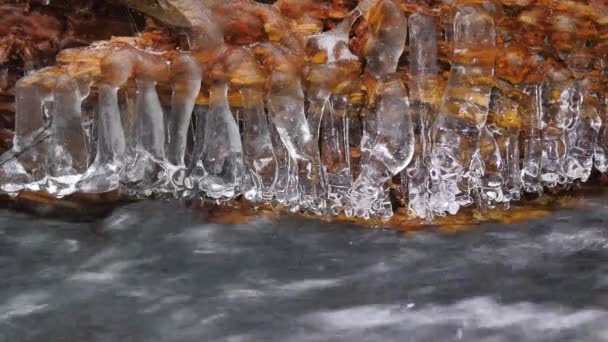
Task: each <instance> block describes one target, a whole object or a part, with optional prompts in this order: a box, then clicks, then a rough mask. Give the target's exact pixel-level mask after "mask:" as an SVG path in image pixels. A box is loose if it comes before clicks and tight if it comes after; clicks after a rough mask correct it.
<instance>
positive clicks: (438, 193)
mask: <svg viewBox="0 0 608 342" xmlns="http://www.w3.org/2000/svg"><path fill="white" fill-rule="evenodd" d="M360 15H361V12H360V11H359V10H358V9H355V10H354V11H353V12H352V13H351V14H350V15H349V16H348V17H347V18H345V19H344V21H343V22H342V23H341V24H339V25H338V26H337V27H336V28H334V29H333V30H331V31H327V32H323V33H320V34H318V35H315V36H312V37H310V38H309V44H311V45H313V46H315V47H316V48H317V50H322V51H324V52H325V54H326V56H327V58H326V59H325V60H324V61H323V62H322V63H319V64H314V65H313V66H312V68H311V70H312V72H317V73H318V74H319V75H333V74H332V72H333V71H335V70H343V69H344V65H348V63H353V62H356V63H358V62H360V61H358V60H357V57H356V56H354V55H353V54H352V53H350V51H348V39H349V31H350V29H351V25H352V24H353V22H354V21H355V20H356V19H357V17H358V16H360ZM391 15H392V17H391V18H389V20H388V22H389V23H390V25H387V26H386V27H383V28H382V30H381V33H380V34H379V35H378V36H376V37H375V39H376V42H375V45H374V46H375V47H374V48H372V49H369V50H368V52H367V55H366V56H365V58H366V60H365V62H366V66H365V73H366V74H367V75H368V76H369V77H371V78H372V79H373V80H374V83H373V84H374V88H373V89H371V90H370V89H368V90H367V91H368V96H367V102H364V103H362V104H357V103H356V102H352V101H350V100H351V99H350V97H349V93H348V87H344V89H345V90H344V91H342V92H340V91H337V92H336V91H334V90H335V89H336V86H335V85H332V86H330V85H327V86H324V84H323V83H322V82H321V83H318V84H316V85H315V86H314V87H311V89H312V90H309V89H304V88H303V86H302V82H301V81H300V79H299V78H298V77H299V76H297V75H298V72H297V70H290V69H289V68H286V67H285V65H289V64H288V62H287V60H288V59H287V58H286V57H285V52H284V51H283V50H282V49H281V48H280V47H278V46H276V45H274V44H273V43H261V44H258V45H256V46H254V47H250V48H247V49H245V50H243V51H245V52H244V53H243V54H241V55H239V58H253V59H256V58H257V60H258V61H260V59H264V58H266V57H269V56H270V57H272V58H267V59H268V60H270V61H274V62H277V61H279V62H277V63H280V62H281V61H282V62H284V64H281V67H278V66H277V65H270V66H269V67H268V70H267V71H268V73H269V79H270V85H269V86H268V88H267V90H264V91H263V90H261V89H262V88H261V87H259V86H257V85H256V86H249V85H247V84H245V85H243V84H240V85H236V84H234V83H233V82H230V80H225V81H216V82H214V83H213V84H212V86H210V90H209V101H208V104H204V105H202V104H197V96H198V95H199V92H200V89H201V81H202V80H204V78H205V77H206V75H203V73H202V71H201V70H202V69H201V67H200V64H199V62H198V61H197V59H195V58H194V57H193V56H192V55H190V54H189V53H187V52H182V53H179V54H176V55H175V56H174V57H173V58H172V59H171V60H170V61H166V60H163V59H162V57H160V56H159V55H155V54H153V53H150V52H145V51H141V50H137V49H135V48H124V47H121V48H115V47H114V48H113V47H112V46H105V47H97V48H91V51H92V52H91V53H100V51H101V50H103V51H106V50H107V51H106V52H104V53H105V55H104V57H103V58H104V61H103V63H102V67H101V71H100V73H101V77H96V78H86V77H79V76H74V75H79V74H78V73H77V72H74V73H70V72H68V71H62V73H60V74H59V75H57V72H55V71H54V70H52V68H57V67H52V68H51V70H49V69H43V70H40V71H38V72H36V73H34V74H32V75H28V76H26V77H24V78H23V79H21V80H20V81H19V83H18V84H17V86H16V109H17V114H16V130H15V133H16V134H15V138H14V147H13V149H12V151H9V152H7V153H6V154H5V155H3V156H2V159H1V160H0V163H1V167H0V189H1V190H2V191H3V192H5V193H9V194H16V193H18V192H20V191H46V192H48V193H51V194H54V195H56V196H57V197H61V196H66V195H68V194H71V193H74V192H83V193H102V192H109V191H114V190H120V191H122V192H124V193H126V194H128V195H130V196H136V197H144V196H150V195H151V194H158V195H163V194H166V195H168V196H175V197H177V198H187V197H192V196H204V197H206V198H208V199H213V200H217V201H220V202H221V201H228V200H233V199H235V198H236V197H237V196H241V195H242V196H243V197H244V198H245V199H247V200H248V201H251V202H252V203H255V204H261V203H279V204H281V205H283V206H286V207H288V208H290V209H291V210H292V211H305V212H309V213H314V214H318V215H338V214H340V213H344V214H345V215H348V216H357V217H362V218H370V217H380V218H388V217H390V216H391V215H392V214H393V208H392V204H391V201H390V197H389V189H390V183H391V180H392V179H393V178H395V177H400V178H401V182H400V185H399V186H398V188H399V191H400V192H401V193H403V194H404V195H403V196H404V197H405V198H407V203H408V208H409V210H410V212H411V213H412V214H414V215H415V216H417V217H421V218H426V219H431V218H433V217H434V216H437V215H445V214H446V213H449V214H455V213H456V212H457V211H458V210H459V208H461V207H463V206H467V205H471V204H476V205H477V206H479V207H482V208H492V207H494V206H496V205H497V204H500V203H502V204H505V205H506V204H508V203H509V201H512V200H518V199H519V198H520V195H521V194H522V192H524V191H525V192H534V193H539V192H541V191H542V189H543V187H544V186H556V185H558V184H566V183H569V182H573V181H574V180H581V181H586V180H587V178H588V177H589V175H590V173H591V171H592V167H593V165H594V164H595V167H596V168H597V169H599V170H600V171H602V172H604V171H606V170H607V169H608V155H607V153H608V144H607V140H608V139H606V138H605V137H603V135H604V134H605V133H603V132H604V131H605V130H604V129H600V128H601V120H600V114H599V109H600V107H601V106H600V97H599V96H598V94H596V93H595V92H594V91H593V90H592V88H591V87H588V86H587V85H588V84H591V83H592V82H594V80H592V79H589V78H588V77H585V76H583V77H580V78H574V79H572V78H570V77H569V76H564V75H562V74H560V72H558V71H555V72H554V73H552V74H551V75H548V76H547V81H544V82H541V83H539V84H526V85H517V86H512V87H513V89H515V90H517V91H518V92H520V93H522V94H525V99H522V100H521V101H527V102H528V103H525V104H524V103H521V102H517V101H515V100H514V99H512V98H510V97H508V96H506V95H505V94H504V91H502V90H498V89H497V88H495V87H494V83H493V81H492V80H493V78H494V62H495V61H494V58H493V57H492V53H491V52H492V51H493V50H494V49H495V41H496V33H495V28H494V22H493V19H492V17H491V16H490V15H489V14H488V13H487V12H486V11H485V10H484V9H483V8H482V7H481V6H476V5H470V6H460V7H458V8H457V11H456V14H455V17H454V21H453V22H454V37H453V41H454V58H453V60H452V67H451V70H450V74H449V78H448V83H447V86H446V88H445V90H444V91H443V96H438V95H437V90H436V89H437V87H438V78H439V75H438V73H439V68H438V65H437V41H436V39H437V38H436V37H437V33H436V31H435V30H436V28H435V23H434V21H433V19H432V18H431V17H429V16H426V15H424V14H420V13H417V14H413V15H411V16H410V17H409V18H406V17H405V16H404V15H403V14H402V12H401V11H399V10H398V9H396V10H395V11H392V14H391ZM406 42H407V43H408V44H409V49H408V51H409V56H408V57H409V78H408V81H407V84H404V83H403V81H402V80H401V79H400V78H399V74H398V73H397V65H398V62H399V59H400V56H401V54H402V53H403V51H404V49H405V44H406ZM251 51H253V52H251ZM476 53H478V54H480V57H479V58H467V56H471V55H475V54H476ZM483 56H485V57H483ZM459 57H461V58H459ZM266 62H267V61H266ZM76 64H77V63H76ZM262 64H263V63H260V65H262ZM159 65H160V66H161V67H160V69H161V70H160V71H159ZM78 68H80V69H82V68H81V67H76V69H78ZM80 69H78V70H80ZM85 73H86V72H85ZM357 77H359V76H358V75H357ZM129 79H135V81H136V92H134V95H133V96H123V97H121V96H119V90H120V89H121V87H126V84H127V81H128V80H129ZM159 82H166V84H169V85H170V86H171V88H172V97H171V102H170V106H169V107H167V106H163V104H162V103H161V101H160V100H159V95H158V94H157V83H159ZM406 86H407V87H406ZM338 88H339V87H338ZM91 89H94V93H95V94H96V101H94V102H93V101H89V100H88V97H89V95H90V94H92V93H93V92H92V91H91ZM234 89H238V92H240V95H241V98H242V106H241V107H240V108H238V110H237V109H235V108H233V107H231V106H230V104H229V101H228V95H227V94H228V91H229V90H234ZM125 93H126V94H128V92H125ZM519 106H524V107H525V108H527V109H526V110H521V108H518V107H519ZM91 113H92V114H91ZM489 113H492V114H491V115H490V116H492V115H493V116H494V118H489ZM513 113H523V117H521V118H520V119H519V120H521V121H522V122H523V125H520V126H518V125H512V126H510V125H509V124H508V122H510V121H509V120H507V119H506V118H508V117H509V116H513V115H515V116H517V115H518V114H513ZM519 115H520V116H521V115H522V114H519ZM358 120H360V121H358ZM239 122H241V123H242V124H241V125H239ZM504 122H507V124H501V123H504ZM355 130H359V133H360V134H361V139H360V146H357V147H360V150H361V157H360V160H359V162H358V163H353V162H352V160H351V149H352V148H353V146H352V145H353V142H352V141H349V138H350V137H351V136H352V135H353V134H356V133H353V131H355ZM520 137H521V141H522V142H523V144H524V146H520V145H521V144H520ZM357 143H358V144H359V142H357ZM520 155H521V156H523V158H521V157H520Z"/></svg>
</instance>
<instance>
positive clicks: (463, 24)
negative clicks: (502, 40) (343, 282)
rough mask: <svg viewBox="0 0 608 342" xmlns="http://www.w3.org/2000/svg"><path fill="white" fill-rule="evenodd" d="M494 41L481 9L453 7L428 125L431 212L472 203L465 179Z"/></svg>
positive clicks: (484, 104)
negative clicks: (441, 79)
mask: <svg viewBox="0 0 608 342" xmlns="http://www.w3.org/2000/svg"><path fill="white" fill-rule="evenodd" d="M495 40H496V32H495V29H494V20H493V18H492V17H491V16H490V14H489V13H488V12H487V11H486V10H485V9H484V8H483V7H481V6H475V5H470V6H469V5H467V6H459V7H457V11H456V15H455V17H454V57H453V60H454V63H453V64H452V67H451V69H450V75H449V78H448V85H447V88H446V90H445V94H444V97H443V101H442V104H441V108H440V110H439V113H438V116H437V119H436V120H435V122H434V124H433V129H432V135H433V152H432V158H431V180H432V182H433V183H434V184H433V185H432V186H433V193H432V194H431V196H430V204H431V209H432V210H433V212H434V213H435V214H437V215H444V214H445V212H449V213H455V212H456V211H458V209H459V207H461V206H466V205H469V204H471V203H472V202H473V201H472V198H471V196H470V190H471V189H470V187H471V185H475V184H476V183H475V182H469V180H468V179H467V178H468V175H469V166H470V164H471V162H472V161H473V156H474V155H475V154H476V153H478V150H479V135H480V133H481V129H482V128H483V127H484V125H485V123H486V119H487V115H488V110H489V108H488V107H489V102H490V96H491V90H492V79H493V77H494V59H495V43H496V42H495ZM438 182H440V183H444V184H437V183H438ZM454 201H455V202H454Z"/></svg>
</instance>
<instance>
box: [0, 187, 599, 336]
mask: <svg viewBox="0 0 608 342" xmlns="http://www.w3.org/2000/svg"><path fill="white" fill-rule="evenodd" d="M0 341H1V342H5V341H10V342H13V341H108V342H116V341H145V342H152V341H423V342H427V341H442V342H444V341H492V342H498V341H509V342H512V341H516V342H517V341H547V342H556V341H608V196H604V197H599V198H596V199H594V200H592V201H591V202H590V203H589V204H587V205H586V206H585V207H584V208H581V209H568V210H562V211H558V212H556V213H555V214H553V215H552V216H550V217H547V218H544V219H539V220H534V221H531V222H528V223H526V224H518V225H503V224H491V225H485V226H484V227H482V229H478V230H474V231H468V232H461V233H454V234H439V233H436V232H425V233H417V234H413V235H411V236H404V235H402V234H399V233H396V232H395V231H391V230H381V229H361V228H358V227H354V226H348V225H344V224H341V225H329V224H320V223H318V222H316V221H307V220H299V219H294V218H286V219H282V220H280V221H278V222H273V221H270V220H267V219H260V220H258V221H255V222H252V223H249V224H247V225H219V224H211V223H206V218H205V213H204V212H203V211H200V210H199V211H195V210H192V209H188V208H185V207H183V206H181V205H180V204H177V203H152V202H144V203H137V204H133V205H130V206H127V207H123V208H120V209H117V210H116V211H115V212H114V213H113V214H112V215H111V216H109V217H107V218H105V219H103V220H100V221H98V222H94V223H66V222H60V221H51V220H43V219H38V218H34V217H31V216H28V215H26V214H20V213H15V212H12V211H7V210H2V211H0Z"/></svg>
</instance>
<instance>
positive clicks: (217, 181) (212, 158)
mask: <svg viewBox="0 0 608 342" xmlns="http://www.w3.org/2000/svg"><path fill="white" fill-rule="evenodd" d="M204 141H205V144H204V146H203V153H202V165H203V169H204V171H205V176H204V177H203V178H202V179H201V181H200V183H199V190H201V191H203V192H205V194H206V195H207V196H208V197H210V198H213V199H216V200H228V199H232V198H234V197H235V196H237V195H238V194H239V188H240V184H241V178H242V176H243V147H242V145H241V137H240V133H239V128H238V126H237V124H236V122H235V120H234V116H233V115H232V113H231V111H230V107H229V105H228V84H227V83H225V82H221V83H219V84H217V85H214V86H212V87H211V90H210V97H209V113H208V117H207V118H206V120H205V140H204Z"/></svg>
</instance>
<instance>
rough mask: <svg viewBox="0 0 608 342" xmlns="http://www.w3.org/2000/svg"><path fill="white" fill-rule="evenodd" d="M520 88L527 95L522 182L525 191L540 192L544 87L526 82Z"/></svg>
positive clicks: (524, 119)
mask: <svg viewBox="0 0 608 342" xmlns="http://www.w3.org/2000/svg"><path fill="white" fill-rule="evenodd" d="M519 89H520V90H522V92H523V93H524V94H526V96H527V97H526V99H525V102H524V104H523V105H524V108H523V127H524V128H523V138H524V160H523V165H522V170H521V184H522V187H523V190H524V191H525V192H529V193H538V194H540V193H542V191H543V187H542V184H541V182H540V163H541V158H542V138H541V113H542V88H541V85H540V84H527V85H526V84H524V85H521V86H520V87H519Z"/></svg>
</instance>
